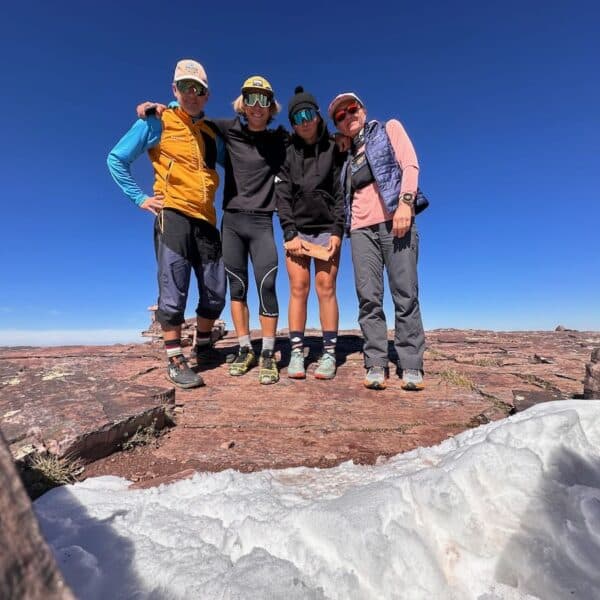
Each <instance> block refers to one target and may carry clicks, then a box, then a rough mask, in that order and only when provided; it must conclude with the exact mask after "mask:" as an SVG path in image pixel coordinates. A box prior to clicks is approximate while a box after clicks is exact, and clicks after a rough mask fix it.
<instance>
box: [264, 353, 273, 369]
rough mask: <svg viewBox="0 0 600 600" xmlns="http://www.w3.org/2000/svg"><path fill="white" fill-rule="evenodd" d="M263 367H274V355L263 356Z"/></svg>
mask: <svg viewBox="0 0 600 600" xmlns="http://www.w3.org/2000/svg"><path fill="white" fill-rule="evenodd" d="M263 368H264V369H272V368H273V357H271V356H263Z"/></svg>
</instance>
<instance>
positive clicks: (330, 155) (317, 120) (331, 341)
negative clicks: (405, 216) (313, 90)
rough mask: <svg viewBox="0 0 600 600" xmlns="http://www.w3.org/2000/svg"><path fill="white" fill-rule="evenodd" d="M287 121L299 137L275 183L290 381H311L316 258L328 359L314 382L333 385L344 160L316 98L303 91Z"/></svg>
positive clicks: (324, 358) (299, 89) (291, 106)
mask: <svg viewBox="0 0 600 600" xmlns="http://www.w3.org/2000/svg"><path fill="white" fill-rule="evenodd" d="M288 117H289V120H290V123H291V125H292V127H293V130H294V134H293V135H292V138H291V143H290V145H289V147H288V149H287V152H286V158H285V162H284V164H283V167H282V168H281V171H280V172H279V174H278V176H277V178H276V179H275V181H276V185H275V198H276V202H277V210H278V214H279V221H280V223H281V228H282V230H283V235H284V241H285V250H286V267H287V272H288V276H289V279H290V302H289V314H288V326H289V335H290V343H291V347H292V352H291V358H290V364H289V366H288V377H291V378H293V379H304V378H305V377H306V369H305V366H304V330H305V327H306V304H307V300H308V293H309V290H310V262H311V256H313V257H314V261H315V287H316V290H317V297H318V299H319V315H320V319H321V327H322V330H323V354H322V356H321V358H320V360H319V364H318V365H317V368H316V370H315V377H316V378H317V379H332V378H333V377H335V373H336V358H335V346H336V341H337V330H338V323H339V310H338V303H337V297H336V279H337V273H338V266H339V256H340V246H341V240H342V236H343V233H344V199H343V193H342V189H341V184H340V170H341V166H342V164H343V162H344V158H345V156H344V155H343V154H342V153H341V152H340V151H339V150H338V148H337V146H336V144H335V141H334V139H333V138H332V137H331V136H330V134H329V132H328V130H327V127H326V125H325V123H324V121H323V119H322V117H321V115H320V114H319V107H318V105H317V102H316V100H315V98H314V96H313V95H312V94H309V93H307V92H304V89H303V88H302V87H300V86H299V87H297V88H296V90H295V95H294V96H293V98H292V99H291V100H290V102H289V106H288ZM319 247H320V248H319ZM317 255H318V256H319V257H320V258H317V257H316V256H317Z"/></svg>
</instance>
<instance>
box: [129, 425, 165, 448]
mask: <svg viewBox="0 0 600 600" xmlns="http://www.w3.org/2000/svg"><path fill="white" fill-rule="evenodd" d="M158 437H160V431H159V430H158V429H156V419H155V420H154V421H152V423H150V425H146V426H140V427H138V429H137V431H136V432H135V433H134V434H133V435H132V436H131V437H130V438H129V439H128V440H125V441H124V442H123V443H122V444H121V448H123V450H133V449H134V448H137V447H138V446H147V445H148V444H151V443H153V442H154V441H156V439H157V438H158Z"/></svg>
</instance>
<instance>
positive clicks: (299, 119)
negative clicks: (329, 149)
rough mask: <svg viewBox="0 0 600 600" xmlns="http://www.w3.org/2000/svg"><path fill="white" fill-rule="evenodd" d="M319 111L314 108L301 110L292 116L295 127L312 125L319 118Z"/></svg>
mask: <svg viewBox="0 0 600 600" xmlns="http://www.w3.org/2000/svg"><path fill="white" fill-rule="evenodd" d="M317 114H318V113H317V111H316V110H315V109H314V108H301V109H300V110H299V111H297V112H295V113H294V114H293V115H292V124H293V125H302V123H310V121H312V120H313V119H316V118H317Z"/></svg>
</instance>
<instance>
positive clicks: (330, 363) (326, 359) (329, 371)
mask: <svg viewBox="0 0 600 600" xmlns="http://www.w3.org/2000/svg"><path fill="white" fill-rule="evenodd" d="M335 370H336V361H335V354H332V353H331V352H323V356H321V358H320V359H319V364H318V365H317V368H316V369H315V377H316V378H317V379H333V378H334V377H335Z"/></svg>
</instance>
